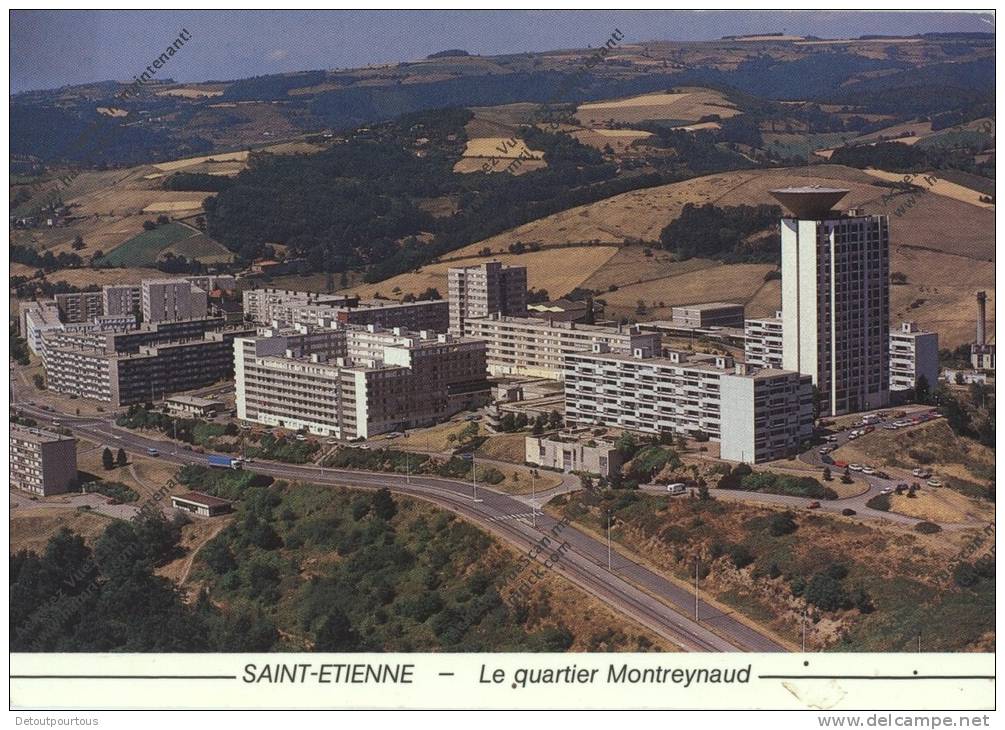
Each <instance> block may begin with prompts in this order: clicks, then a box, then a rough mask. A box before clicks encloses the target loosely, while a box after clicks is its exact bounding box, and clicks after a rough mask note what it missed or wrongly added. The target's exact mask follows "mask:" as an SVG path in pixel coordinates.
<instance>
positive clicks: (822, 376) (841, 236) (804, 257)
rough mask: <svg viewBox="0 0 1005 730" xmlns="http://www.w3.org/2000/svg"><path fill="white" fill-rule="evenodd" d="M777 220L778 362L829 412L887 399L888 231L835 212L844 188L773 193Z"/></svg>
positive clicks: (881, 223)
mask: <svg viewBox="0 0 1005 730" xmlns="http://www.w3.org/2000/svg"><path fill="white" fill-rule="evenodd" d="M771 193H772V195H773V196H774V197H775V198H776V199H777V200H778V201H779V202H780V203H782V205H784V206H785V207H786V208H787V209H788V210H789V211H790V215H789V216H786V217H784V218H782V220H781V238H782V340H783V353H782V357H783V365H784V367H785V368H786V369H787V370H794V371H797V372H800V373H804V374H806V375H809V376H810V377H811V378H812V379H813V383H814V385H816V386H818V387H819V388H820V391H821V393H822V394H823V396H824V398H823V410H824V412H825V413H829V414H831V415H839V414H842V413H851V412H855V411H861V410H868V409H872V408H879V407H882V406H884V405H886V404H887V403H888V402H889V396H890V393H889V389H890V375H889V353H890V339H889V318H890V293H889V277H890V236H889V221H888V219H887V217H886V216H882V215H863V214H861V213H860V212H858V211H855V210H852V211H848V212H847V213H840V212H837V211H835V210H832V208H833V206H834V205H835V204H836V203H837V202H838V201H839V200H841V198H843V197H844V196H845V195H847V193H848V191H847V190H843V189H837V188H822V187H815V186H813V187H796V188H784V189H781V190H772V191H771Z"/></svg>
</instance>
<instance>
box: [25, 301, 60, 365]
mask: <svg viewBox="0 0 1005 730" xmlns="http://www.w3.org/2000/svg"><path fill="white" fill-rule="evenodd" d="M19 316H20V319H21V336H22V337H24V339H25V342H27V343H28V349H29V350H31V351H32V353H33V354H35V355H38V356H39V357H42V350H43V348H44V347H45V344H44V342H43V337H44V336H45V335H46V334H47V333H49V332H58V331H60V330H62V329H63V323H62V322H61V321H60V319H59V307H57V306H56V303H55V302H52V301H42V302H24V303H22V304H21V310H20V313H19Z"/></svg>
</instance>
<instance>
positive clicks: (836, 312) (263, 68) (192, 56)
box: [8, 10, 996, 691]
mask: <svg viewBox="0 0 1005 730" xmlns="http://www.w3.org/2000/svg"><path fill="white" fill-rule="evenodd" d="M9 21H10V51H11V65H10V80H9V82H10V88H9V97H8V105H9V118H10V128H9V190H8V195H9V226H8V231H9V254H10V255H9V271H8V276H9V287H10V294H9V298H8V303H9V307H10V309H9V315H8V326H9V333H10V334H9V348H10V354H9V368H10V382H9V414H10V439H9V448H10V451H9V471H10V495H9V531H10V543H9V564H10V582H9V591H10V607H9V612H10V618H9V627H10V645H9V649H10V651H11V652H15V653H17V654H19V655H20V654H33V655H42V654H56V653H59V655H60V656H66V655H72V654H82V653H88V654H91V653H93V654H124V653H128V654H133V655H135V654H144V653H150V654H192V653H206V654H212V653H217V654H225V653H255V654H268V653H279V652H285V653H289V654H295V655H299V656H305V657H306V659H305V660H304V661H308V662H309V661H310V656H309V655H310V654H311V653H319V652H330V653H345V654H348V653H364V652H365V653H370V654H374V653H383V654H387V655H388V656H391V655H394V656H396V657H398V658H399V659H400V658H401V657H402V656H405V657H406V659H407V656H408V655H420V654H425V653H436V654H447V653H457V654H460V653H485V654H486V655H488V654H490V653H514V652H519V653H527V654H528V655H531V654H545V653H552V654H554V653H567V654H568V656H567V659H568V663H569V664H570V665H571V664H572V663H573V662H575V661H576V660H577V659H576V658H577V656H583V657H585V656H586V655H589V654H591V653H605V654H607V655H608V657H607V659H606V661H608V662H610V661H614V660H615V659H616V658H617V656H618V655H625V656H627V655H629V654H631V655H639V654H653V653H656V654H663V655H664V660H665V662H671V661H678V660H677V659H675V658H673V656H674V655H675V656H678V657H679V656H681V654H682V653H692V652H699V653H711V652H717V653H720V652H727V653H740V652H742V653H745V654H750V655H754V654H766V653H780V654H784V653H789V654H799V657H798V659H799V661H798V663H796V662H793V663H792V666H794V667H795V666H798V667H799V668H802V666H803V662H802V659H803V654H805V655H806V656H809V655H810V653H812V654H814V655H816V656H820V655H822V654H828V653H862V654H863V655H864V654H865V653H870V654H871V653H889V654H907V653H918V652H921V653H923V654H928V653H940V654H961V655H962V654H982V653H983V654H988V653H992V654H993V653H994V651H995V648H996V640H995V406H996V392H995V343H996V337H995V301H996V297H995V238H994V234H995V203H996V201H995V62H996V59H995V26H994V13H993V11H989V12H984V13H982V12H977V11H968V12H939V13H935V12H932V13H929V12H920V11H918V12H913V11H910V12H896V13H893V12H890V13H886V12H875V13H867V12H851V11H817V10H806V11H798V12H784V13H783V12H772V11H764V12H760V11H742V12H741V11H729V12H725V11H724V12H689V11H627V10H624V11H623V10H593V11H574V10H554V11H529V10H506V11H503V10H499V11H490V10H484V11H477V10H471V11H461V10H442V11H432V10H426V11H401V10H399V11H393V10H381V11H378V10H358V11H348V10H346V11H321V10H317V11H309V10H305V11H285V10H280V11H234V10H231V11H222V10H221V11H217V10H206V11H200V10H190V11H186V10H171V11H159V10H156V11H155V10H147V11H139V10H137V11H126V10H110V11H68V10H64V11H57V10H52V11H50V10H37V11H36V10H13V11H11V12H10V14H9ZM726 658H728V657H723V658H721V659H720V660H722V659H726ZM584 660H585V659H584ZM528 661H531V660H530V659H528ZM680 661H683V659H681V660H680ZM746 662H747V660H744V663H743V664H742V666H744V667H745V666H747V663H746ZM74 666H79V665H74ZM238 666H239V667H240V668H239V669H237V668H235V669H234V672H233V673H236V674H243V673H244V672H246V671H247V672H248V673H249V675H250V676H253V677H254V680H255V681H256V682H257V681H261V680H262V679H263V677H264V675H263V674H262V671H263V667H262V666H261V665H258V666H257V667H256V666H255V665H249V666H251V667H254V668H253V669H248V670H246V669H245V668H244V664H243V663H240V664H239V665H237V664H235V667H238ZM618 666H619V667H620V666H621V664H618ZM626 666H627V665H626ZM730 666H732V665H730ZM738 666H739V665H738ZM927 666H929V667H930V666H931V665H927ZM380 667H382V669H381V671H385V672H391V671H392V669H393V667H392V665H380ZM268 671H270V672H271V671H273V670H272V669H269V670H268ZM367 671H370V670H367ZM373 671H377V670H376V669H374V670H373ZM605 671H606V670H605ZM716 671H718V670H716ZM908 671H909V670H908ZM933 671H934V670H933ZM915 673H916V674H917V672H915ZM727 674H728V672H727ZM441 676H442V675H441ZM570 676H572V675H570ZM268 679H270V680H271V681H274V680H275V677H274V676H272V675H270V677H269V678H268ZM244 681H248V680H244ZM396 681H397V680H396ZM674 681H676V680H674ZM724 681H728V680H724ZM902 684H904V683H902ZM915 684H917V683H915ZM902 688H903V687H901V689H902ZM914 689H915V690H917V689H918V688H917V687H915V688H914ZM581 691H582V690H581Z"/></svg>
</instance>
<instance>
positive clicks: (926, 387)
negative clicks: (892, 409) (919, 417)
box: [914, 375, 932, 403]
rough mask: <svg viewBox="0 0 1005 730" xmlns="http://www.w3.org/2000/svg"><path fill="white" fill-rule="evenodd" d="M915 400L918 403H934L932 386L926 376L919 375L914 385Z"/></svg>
mask: <svg viewBox="0 0 1005 730" xmlns="http://www.w3.org/2000/svg"><path fill="white" fill-rule="evenodd" d="M914 399H915V400H916V401H917V402H918V403H931V402H932V389H931V385H930V384H929V382H928V378H926V377H925V376H924V375H919V376H918V380H917V382H916V383H915V384H914Z"/></svg>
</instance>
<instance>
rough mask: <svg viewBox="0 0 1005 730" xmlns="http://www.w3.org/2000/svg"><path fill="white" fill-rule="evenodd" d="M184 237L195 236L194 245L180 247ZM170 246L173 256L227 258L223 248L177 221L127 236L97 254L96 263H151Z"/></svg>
mask: <svg viewBox="0 0 1005 730" xmlns="http://www.w3.org/2000/svg"><path fill="white" fill-rule="evenodd" d="M188 239H197V241H198V245H197V246H190V247H189V246H184V245H183V243H184V242H186V241H187V240H188ZM168 249H171V250H172V252H173V253H175V254H176V255H177V254H179V253H182V252H184V255H186V256H188V257H189V258H192V257H193V255H198V257H199V258H200V259H204V258H205V259H213V260H214V261H218V260H220V257H221V256H223V255H224V254H226V256H225V257H224V259H223V260H228V259H229V254H227V251H226V249H224V248H223V247H222V246H220V244H218V243H217V242H216V241H212V240H211V239H209V238H207V237H206V236H205V235H204V234H202V233H199V231H197V230H195V229H193V228H189V227H188V226H183V225H182V224H180V223H168V224H166V225H163V226H158V227H157V228H155V229H154V230H152V231H143V233H140V234H139V235H137V236H134V237H133V238H130V239H129V240H128V241H126V242H125V243H123V244H122V245H121V246H119V247H118V248H116V249H115V250H114V251H111V252H109V253H107V254H105V255H104V256H102V257H101V261H100V264H101V265H103V266H153V265H154V264H156V263H157V259H158V258H160V256H161V255H162V254H163V253H164V252H165V251H167V250H168Z"/></svg>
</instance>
